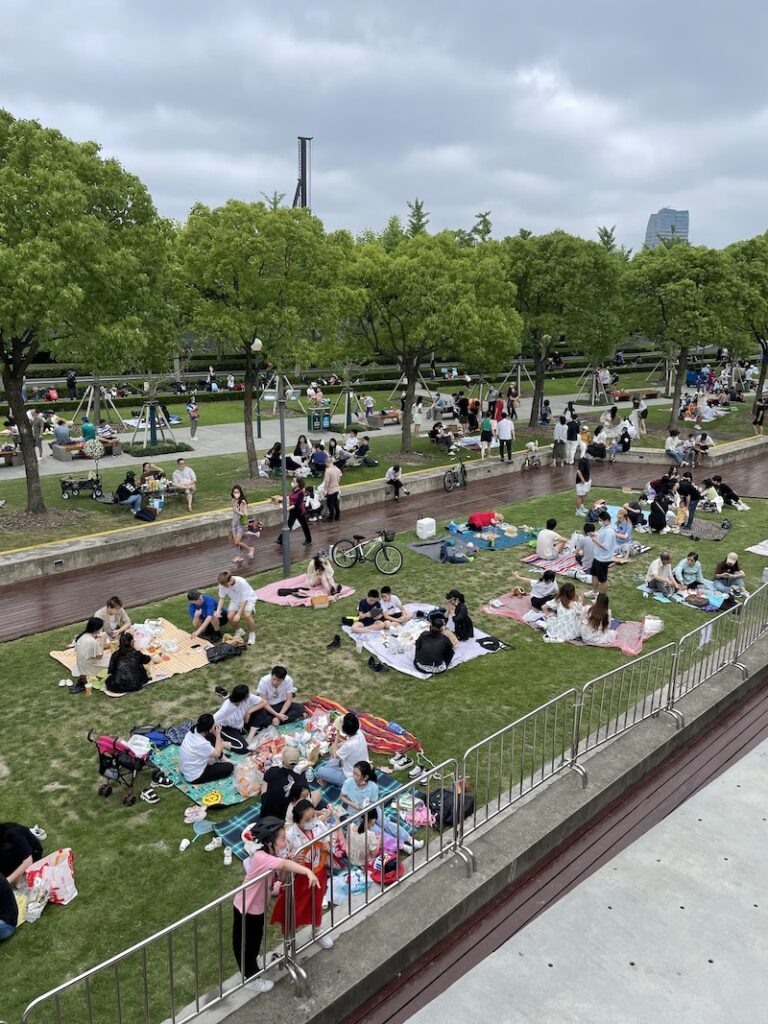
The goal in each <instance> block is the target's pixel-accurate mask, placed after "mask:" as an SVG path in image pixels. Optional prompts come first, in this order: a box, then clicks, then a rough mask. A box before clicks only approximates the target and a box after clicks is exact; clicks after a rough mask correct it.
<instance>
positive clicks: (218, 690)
mask: <svg viewBox="0 0 768 1024" xmlns="http://www.w3.org/2000/svg"><path fill="white" fill-rule="evenodd" d="M213 692H214V693H218V695H219V696H220V697H222V698H223V699H224V700H226V699H227V697H228V696H229V690H225V689H224V687H223V686H217V687H215V688H214V691H213Z"/></svg>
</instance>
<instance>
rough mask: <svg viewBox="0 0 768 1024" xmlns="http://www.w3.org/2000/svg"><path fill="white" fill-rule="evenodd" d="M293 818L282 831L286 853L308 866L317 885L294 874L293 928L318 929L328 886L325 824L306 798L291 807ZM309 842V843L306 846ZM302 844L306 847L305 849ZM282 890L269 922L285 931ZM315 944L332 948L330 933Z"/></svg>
mask: <svg viewBox="0 0 768 1024" xmlns="http://www.w3.org/2000/svg"><path fill="white" fill-rule="evenodd" d="M292 818H293V821H292V823H291V824H290V825H289V827H288V828H287V829H286V831H285V840H286V846H287V853H288V856H290V858H291V859H292V860H294V861H296V862H297V863H298V864H301V865H302V866H304V867H307V868H309V870H310V872H311V873H312V874H313V875H314V876H315V878H316V880H317V885H310V883H309V880H308V878H307V877H305V876H304V875H298V876H297V877H296V878H295V879H294V883H293V907H294V921H293V924H294V925H295V927H296V928H301V927H303V926H304V925H312V926H313V928H315V929H317V930H318V931H319V930H320V928H321V927H322V921H323V897H324V896H325V890H326V888H327V886H328V871H327V864H328V859H329V857H330V842H329V839H328V838H325V836H324V833H325V832H326V826H325V825H324V824H323V823H322V822H321V821H320V820H319V818H318V817H317V811H316V810H315V807H314V806H313V805H312V803H311V802H310V801H309V800H299V802H298V803H297V804H296V805H295V806H294V808H293V815H292ZM307 844H310V845H307ZM305 847H306V849H305ZM286 911H287V908H286V905H285V890H284V889H283V890H281V892H280V895H279V896H278V898H277V903H275V909H274V911H273V913H272V924H279V925H280V926H281V928H282V929H283V934H285V928H286V924H287V921H286ZM317 941H318V942H319V944H320V945H321V946H322V947H323V949H332V948H333V939H332V938H331V936H330V935H328V934H325V935H320V936H319V937H318V940H317Z"/></svg>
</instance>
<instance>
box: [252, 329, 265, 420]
mask: <svg viewBox="0 0 768 1024" xmlns="http://www.w3.org/2000/svg"><path fill="white" fill-rule="evenodd" d="M263 347H264V346H263V344H262V341H261V338H254V339H253V341H252V342H251V352H253V354H254V355H255V356H256V367H255V369H254V376H255V378H256V437H257V438H259V439H260V438H261V381H260V380H259V367H260V366H261V350H262V348H263Z"/></svg>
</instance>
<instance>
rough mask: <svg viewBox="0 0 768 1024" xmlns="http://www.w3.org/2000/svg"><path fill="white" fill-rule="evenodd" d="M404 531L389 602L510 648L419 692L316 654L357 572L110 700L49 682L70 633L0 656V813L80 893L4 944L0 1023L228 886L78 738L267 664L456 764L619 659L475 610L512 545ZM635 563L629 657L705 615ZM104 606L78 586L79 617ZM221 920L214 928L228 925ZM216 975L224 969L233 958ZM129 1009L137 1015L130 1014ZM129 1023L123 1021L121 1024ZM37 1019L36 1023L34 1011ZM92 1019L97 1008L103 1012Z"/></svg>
mask: <svg viewBox="0 0 768 1024" xmlns="http://www.w3.org/2000/svg"><path fill="white" fill-rule="evenodd" d="M597 496H602V497H605V498H607V499H608V500H610V501H618V499H619V496H620V492H616V491H610V490H598V491H597V492H596V494H595V497H597ZM751 504H752V510H751V511H750V512H748V513H743V514H741V513H737V514H736V515H734V516H732V518H733V520H734V525H733V529H732V531H731V534H730V535H729V539H728V541H727V542H726V543H727V547H725V546H724V545H723V544H716V543H712V542H702V543H701V544H699V545H698V550H699V551H700V554H701V559H702V564H703V568H704V571H705V574H706V575H710V574H711V572H712V569H713V566H714V563H715V561H716V560H717V559H719V558H720V557H722V556H723V554H724V553H725V552H726V551H727V550H731V549H734V550H736V551H739V552H743V550H744V547H745V546H746V545H747V544H750V543H754V542H756V541H759V540H763V539H764V538H765V537H766V536H768V503H766V502H759V501H753V502H751ZM507 513H508V519H509V520H510V521H511V522H516V523H523V522H527V523H531V524H535V525H541V524H542V523H543V522H544V520H545V519H546V518H547V517H549V516H551V515H554V516H556V517H557V518H558V519H559V521H560V529H561V531H562V532H569V531H570V530H572V529H576V528H577V527H578V525H579V522H580V521H579V520H578V519H576V518H575V517H574V516H573V496H572V494H571V493H570V492H562V493H558V494H554V495H551V496H549V497H546V498H540V499H535V500H531V501H527V502H524V503H520V504H518V505H515V506H511V507H509V508H508V510H507ZM410 539H411V537H409V536H408V535H402V536H400V537H398V539H397V543H399V544H400V545H401V546H402V548H403V550H404V553H405V562H404V566H403V570H402V571H401V573H400V574H399V575H398V576H397V577H395V578H394V579H393V580H392V583H393V586H394V589H395V591H396V592H397V593H398V594H399V595H400V597H401V598H403V599H404V600H408V599H422V600H426V601H434V602H439V601H441V600H442V598H443V595H444V594H445V592H446V590H448V589H449V588H450V587H453V586H458V587H459V588H460V589H461V590H462V591H463V592H464V593H465V594H466V597H467V602H468V605H469V608H470V611H471V613H472V614H473V617H474V618H475V621H476V623H477V624H478V625H479V626H481V627H482V628H484V629H486V630H487V631H489V632H491V633H493V634H495V635H498V636H499V637H501V638H502V639H504V640H505V641H507V642H508V643H510V644H511V645H512V650H509V651H505V652H501V653H498V654H493V655H490V656H487V657H484V658H481V659H478V660H475V661H473V662H472V663H471V664H469V665H461V666H458V667H457V668H456V669H454V670H451V671H450V672H448V673H446V674H445V675H443V676H442V677H438V678H436V679H434V680H431V681H428V682H421V681H418V680H415V679H412V678H409V677H406V676H403V675H399V674H397V673H395V672H389V673H387V674H385V675H374V674H373V673H371V672H370V670H369V669H368V668H367V666H366V659H365V657H364V656H357V655H356V653H355V648H354V646H353V645H352V644H351V643H350V642H348V641H347V640H346V639H345V640H344V642H343V644H342V647H341V648H340V649H338V650H333V651H326V649H325V644H326V643H327V641H328V640H329V639H330V638H331V636H332V635H333V633H334V632H336V631H337V629H338V619H339V615H340V614H343V613H344V612H345V611H346V610H347V609H348V608H351V607H352V606H353V604H354V602H355V600H356V599H357V597H359V595H360V592H361V591H364V590H365V589H366V588H367V587H369V586H371V585H378V584H380V583H381V577H379V576H378V575H377V574H375V573H373V574H372V573H371V572H369V571H367V569H365V568H358V569H354V570H350V571H349V572H346V573H341V574H340V578H341V579H342V581H343V582H345V583H349V584H350V585H353V586H355V587H356V588H357V589H358V595H356V598H351V599H348V600H347V601H346V602H342V603H341V604H340V605H339V606H338V607H335V608H334V609H332V610H331V611H330V612H328V613H322V612H313V611H311V610H309V609H303V608H298V609H287V608H277V607H274V606H270V605H264V604H260V605H259V606H258V608H257V626H258V634H257V635H258V643H257V645H256V647H254V648H252V649H249V650H247V652H246V653H245V654H244V655H243V657H242V658H240V659H238V660H236V661H230V662H226V663H224V664H222V665H218V666H211V667H209V668H207V669H201V670H198V671H197V672H193V673H190V674H188V675H184V676H180V677H178V678H174V679H171V680H169V681H166V682H162V683H158V684H155V685H154V686H151V687H149V688H148V689H146V690H145V691H143V692H142V693H140V694H136V695H133V696H130V697H126V698H124V699H123V700H120V701H110V700H108V699H106V698H104V697H101V696H100V695H98V694H94V695H93V696H92V697H85V696H77V697H71V696H69V694H68V692H67V690H64V689H60V688H58V687H57V685H56V683H57V680H58V679H59V678H60V677H61V675H62V670H61V667H60V666H58V665H57V664H56V663H55V662H54V661H52V660H51V659H50V658H49V656H48V652H49V651H50V650H52V649H55V648H59V647H61V646H63V645H66V644H67V643H69V641H70V640H71V639H72V638H73V636H74V635H75V631H76V628H77V627H76V626H75V625H73V626H70V627H67V628H63V629H58V630H54V631H51V632H49V633H45V634H40V635H37V636H35V637H31V638H26V639H22V640H18V641H15V642H12V643H7V644H4V645H3V646H2V648H0V686H2V692H3V697H4V723H3V726H4V727H3V742H2V746H1V747H0V778H2V785H3V811H4V815H5V817H6V818H10V819H13V820H16V821H21V822H25V823H27V824H30V825H31V824H35V823H38V824H40V825H42V826H43V827H44V828H46V829H47V831H48V835H49V839H48V842H47V844H46V848H47V849H53V848H56V847H58V846H71V847H72V848H73V849H74V851H75V855H76V876H77V884H78V889H79V896H78V898H77V899H76V900H75V901H74V902H73V903H72V904H71V905H70V906H69V907H67V908H63V909H62V908H58V907H49V908H48V909H47V910H46V911H45V913H44V915H43V917H42V919H41V920H40V921H39V922H37V923H36V924H32V925H28V924H26V925H23V926H22V927H21V928H20V930H19V932H18V934H17V935H16V936H14V938H13V939H12V940H11V941H9V942H7V943H4V944H3V950H2V953H3V971H2V978H3V981H2V985H0V1018H2V1019H4V1020H8V1021H9V1022H10V1021H15V1020H18V1018H19V1015H20V1013H21V1010H22V1009H23V1007H24V1005H25V1004H26V1003H27V1002H28V1001H29V1000H30V999H32V998H33V997H34V996H36V995H38V994H40V993H42V992H43V991H44V990H46V989H48V988H50V987H52V986H54V985H56V984H58V983H60V982H61V981H63V980H64V979H66V978H67V977H71V976H73V975H75V974H76V973H78V972H79V971H80V970H82V969H84V968H86V967H88V966H90V965H92V964H95V963H97V962H98V961H100V960H102V959H104V958H105V957H107V956H108V955H110V954H112V953H114V952H116V951H118V950H120V949H122V948H124V947H126V946H128V945H129V944H130V943H131V942H133V941H136V940H138V939H140V938H142V937H144V936H146V935H149V934H150V933H152V932H153V931H155V930H156V929H158V928H160V927H162V926H164V925H166V924H168V923H170V922H171V921H173V920H175V919H177V918H178V917H180V916H181V915H182V914H184V913H186V912H189V911H191V910H193V909H194V908H196V907H198V906H200V905H202V904H203V903H204V902H205V901H207V900H209V899H211V898H213V897H215V896H217V895H219V894H221V893H224V892H226V891H227V890H228V889H229V888H231V887H233V886H234V885H236V884H237V883H238V880H239V879H240V877H241V869H240V867H239V865H238V864H237V863H235V864H234V865H233V866H232V867H231V868H225V867H224V866H223V865H222V861H221V856H220V854H206V853H204V851H203V849H202V845H203V844H202V843H201V842H198V843H197V844H195V846H193V847H192V848H191V849H190V850H189V851H188V852H187V853H186V854H184V855H183V856H182V855H181V854H179V853H178V844H179V841H180V840H181V839H182V838H183V837H185V836H188V835H191V830H190V829H189V827H188V826H185V825H184V824H183V823H182V814H183V811H184V808H185V806H187V800H186V798H184V797H183V796H182V795H181V794H180V793H179V792H178V791H176V790H162V791H161V794H160V804H159V805H158V806H147V805H145V804H143V803H137V805H136V806H135V807H132V808H126V807H123V806H122V805H121V803H120V800H119V795H118V796H113V797H112V798H111V799H108V800H103V799H101V798H99V797H98V796H97V793H96V789H97V786H98V781H99V780H98V777H97V757H96V752H95V748H94V747H93V746H91V745H89V744H88V743H87V742H86V740H85V736H86V733H87V731H88V730H89V729H94V730H95V731H96V732H97V733H104V732H106V733H109V734H113V735H114V734H117V735H126V734H127V733H128V732H129V731H130V729H131V727H132V726H134V725H136V724H138V723H161V724H162V725H164V726H170V725H172V724H174V723H177V722H181V721H183V720H185V719H187V718H190V717H195V716H197V715H198V714H199V713H200V712H202V711H205V710H209V709H211V710H212V709H215V707H216V706H217V703H218V701H217V698H216V697H215V695H214V692H213V690H214V686H216V685H224V686H231V685H232V684H234V683H236V682H241V681H242V682H250V683H254V682H255V680H256V679H257V678H258V677H259V676H260V675H261V674H262V673H263V672H264V671H266V670H267V669H268V668H269V666H271V665H272V664H274V663H284V664H285V665H287V666H288V668H289V670H290V671H291V673H292V674H293V675H294V678H295V679H296V681H297V684H298V686H299V690H300V697H304V698H306V697H309V696H311V695H313V694H320V695H324V696H327V697H330V698H332V699H334V700H338V701H339V702H341V703H344V704H348V705H352V706H357V707H361V708H365V709H368V710H370V711H372V712H375V713H378V714H381V715H383V716H384V717H385V718H386V719H387V720H391V719H395V720H397V721H398V722H400V723H401V724H402V725H403V726H405V727H406V728H407V729H409V730H411V731H413V732H414V733H415V734H416V736H417V737H419V739H420V740H421V741H422V743H423V745H424V748H425V751H426V753H427V755H428V756H429V757H430V758H431V759H432V760H433V761H435V762H438V761H439V760H441V759H442V758H444V757H446V756H454V755H458V756H459V757H460V756H461V755H462V753H463V751H464V750H465V749H466V748H467V747H468V746H469V745H471V744H472V743H474V742H476V741H478V740H480V739H481V738H483V737H484V736H487V735H488V734H490V733H492V732H493V731H495V730H496V729H498V728H500V727H502V726H504V725H505V724H507V723H509V722H511V721H513V720H514V719H515V718H517V717H519V716H520V715H522V714H524V713H525V712H527V711H529V710H531V709H533V708H534V707H536V706H538V705H539V704H541V703H542V702H544V701H546V700H547V699H549V698H550V697H552V696H554V695H556V694H558V693H560V692H562V691H563V690H564V689H566V688H568V687H571V686H580V685H582V684H583V683H585V682H586V681H587V680H589V679H590V678H593V677H595V676H596V675H599V674H601V673H602V672H605V671H607V670H609V669H611V668H613V667H616V666H618V665H621V664H623V663H625V662H626V660H627V659H626V658H625V657H624V656H623V655H622V654H621V653H620V652H618V651H615V650H599V649H577V648H575V647H572V646H570V645H563V646H552V645H547V644H544V643H543V642H542V640H541V637H540V636H539V635H538V634H537V633H536V632H534V631H533V630H531V629H529V628H528V627H526V626H523V625H518V624H516V623H514V622H511V621H509V620H506V619H502V618H497V617H493V618H491V617H486V616H483V615H482V614H481V613H480V612H479V611H478V608H479V606H480V605H481V604H482V603H484V602H485V601H487V600H488V599H489V598H491V597H493V596H496V595H498V594H501V593H503V592H506V591H508V590H509V589H510V586H511V584H512V579H511V573H512V572H513V571H516V570H518V569H520V563H519V559H520V557H521V556H522V554H524V553H526V549H524V548H523V549H520V548H517V549H515V548H513V549H510V550H507V551H498V552H493V553H490V552H489V553H481V555H480V557H479V558H478V560H477V562H476V563H475V564H474V565H473V566H448V565H438V564H436V563H433V562H430V561H428V560H427V559H425V558H423V557H420V556H418V555H416V554H415V553H413V552H410V551H407V552H406V551H405V544H406V543H407V542H408V541H409V540H410ZM650 543H651V544H653V546H654V552H657V551H658V550H659V549H660V547H661V543H660V541H659V539H658V538H651V539H650ZM664 544H665V546H669V547H670V548H671V549H672V550H673V552H674V554H675V556H676V557H682V555H683V554H684V553H685V552H686V551H688V550H689V548H690V547H691V543H690V541H688V540H687V539H685V538H678V537H676V536H670V537H668V538H664ZM651 557H653V555H648V556H644V557H642V558H641V559H637V560H635V562H634V563H630V564H629V565H626V566H621V567H616V568H615V569H613V570H612V571H611V603H612V610H613V612H614V614H615V615H617V616H618V617H619V618H622V619H638V618H641V617H642V616H643V614H645V613H646V612H648V611H652V612H653V613H654V614H661V616H662V618H663V619H664V621H665V624H666V628H665V631H664V632H663V633H662V634H661V635H660V636H659V637H657V638H655V639H654V640H653V641H651V642H649V643H648V644H646V646H645V650H646V651H648V650H652V649H653V648H654V647H656V646H659V645H661V644H664V643H667V642H668V641H670V640H673V639H675V638H676V637H678V636H680V635H682V634H683V633H684V632H687V631H689V630H692V629H695V628H696V627H697V626H700V625H702V624H703V622H704V621H705V616H704V615H703V614H702V613H700V612H697V611H695V610H693V609H689V608H685V607H680V606H677V605H660V604H657V603H656V602H649V601H647V600H644V598H643V596H642V594H641V593H640V592H638V591H637V590H636V589H635V586H636V583H635V580H634V578H633V577H634V574H635V573H636V572H637V571H638V570H640V571H642V570H643V569H644V568H645V566H646V565H647V562H648V560H649V559H650V558H651ZM742 564H743V565H744V566H745V568H746V570H747V572H748V582H749V583H750V584H751V586H750V589H753V588H754V587H755V586H757V584H758V581H759V574H760V572H761V570H762V566H763V564H764V560H762V559H760V558H757V557H755V556H751V555H749V554H747V555H744V556H743V559H742ZM277 576H278V573H277V572H272V573H269V574H263V575H262V576H260V577H258V578H257V579H256V581H255V582H256V583H257V584H258V585H261V584H262V583H264V582H266V581H267V580H270V579H275V578H277ZM103 597H104V595H96V594H94V607H96V606H97V605H98V604H100V603H101V600H102V598H103ZM130 612H131V614H132V617H133V619H134V620H135V621H140V620H143V619H144V618H146V617H155V616H157V615H164V616H165V617H166V618H168V619H170V620H172V621H174V622H176V623H177V624H179V625H181V626H184V625H186V602H185V600H184V599H183V598H181V597H177V598H171V599H169V600H166V601H163V602H160V603H157V604H153V605H151V606H145V607H143V608H132V609H130ZM225 927H226V928H229V921H228V920H226V921H225ZM225 968H226V971H225V973H229V972H230V971H231V970H233V969H234V963H231V964H226V965H225ZM156 984H157V987H158V991H157V992H155V991H154V990H153V991H152V992H151V993H150V995H151V997H152V1005H153V1006H157V1005H159V999H160V994H159V992H160V988H161V987H162V985H163V977H162V975H158V976H157V979H156ZM134 1009H135V1010H136V1015H138V1010H139V1007H138V1005H137V1006H135V1007H134ZM136 1015H133V1016H132V1015H129V1016H128V1017H126V1018H125V1020H126V1024H128V1022H129V1021H131V1022H132V1021H133V1020H134V1019H136ZM38 1019H39V1020H42V1021H47V1020H50V1019H52V1018H50V1017H47V1016H46V1015H42V1016H41V1017H40V1018H33V1020H34V1021H35V1022H36V1021H37V1020H38ZM64 1019H65V1020H73V1021H74V1020H78V1019H84V1018H83V1017H82V1016H81V1017H77V1016H69V1017H67V1016H65V1018H64ZM97 1019H99V1020H108V1019H109V1020H111V1019H114V1016H113V1015H110V1014H109V1013H108V1012H106V1011H105V1015H104V1016H101V1017H97ZM141 1019H143V1018H141ZM153 1019H154V1018H153Z"/></svg>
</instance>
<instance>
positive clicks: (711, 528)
mask: <svg viewBox="0 0 768 1024" xmlns="http://www.w3.org/2000/svg"><path fill="white" fill-rule="evenodd" d="M678 533H679V534H680V536H681V537H690V538H691V540H722V539H723V538H724V537H727V536H728V531H727V530H726V529H725V528H724V527H722V526H721V525H720V523H713V522H712V520H711V519H699V518H698V517H697V518H696V519H694V520H693V526H692V527H691V528H690V530H686V529H685V528H684V527H682V526H681V527H680V529H679V530H678Z"/></svg>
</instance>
